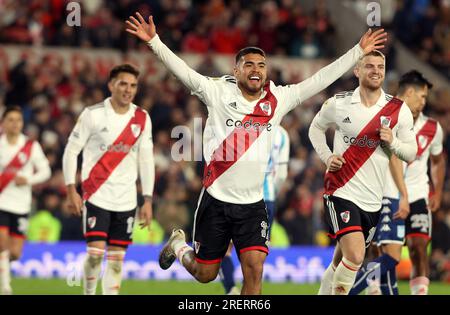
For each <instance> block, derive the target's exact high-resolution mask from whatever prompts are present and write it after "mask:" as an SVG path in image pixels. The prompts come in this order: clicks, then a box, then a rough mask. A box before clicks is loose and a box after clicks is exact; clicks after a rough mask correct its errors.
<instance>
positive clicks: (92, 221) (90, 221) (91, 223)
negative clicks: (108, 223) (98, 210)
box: [87, 217, 97, 229]
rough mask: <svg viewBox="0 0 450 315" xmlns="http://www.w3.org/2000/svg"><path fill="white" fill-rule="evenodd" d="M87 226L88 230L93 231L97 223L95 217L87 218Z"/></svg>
mask: <svg viewBox="0 0 450 315" xmlns="http://www.w3.org/2000/svg"><path fill="white" fill-rule="evenodd" d="M87 223H88V226H89V228H90V229H93V228H94V227H95V224H96V223H97V218H96V217H89V218H88V220H87Z"/></svg>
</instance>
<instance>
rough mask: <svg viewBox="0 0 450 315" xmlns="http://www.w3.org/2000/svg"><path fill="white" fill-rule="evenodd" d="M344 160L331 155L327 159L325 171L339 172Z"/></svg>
mask: <svg viewBox="0 0 450 315" xmlns="http://www.w3.org/2000/svg"><path fill="white" fill-rule="evenodd" d="M345 163H346V162H345V159H344V158H343V157H342V156H339V155H332V156H330V157H329V158H328V161H327V169H328V171H329V172H336V171H339V170H340V169H341V168H342V166H343V165H344V164H345Z"/></svg>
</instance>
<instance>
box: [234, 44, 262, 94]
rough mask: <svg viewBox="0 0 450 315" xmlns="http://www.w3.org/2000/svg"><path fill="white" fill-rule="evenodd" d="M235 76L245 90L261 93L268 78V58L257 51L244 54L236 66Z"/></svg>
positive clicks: (251, 92)
mask: <svg viewBox="0 0 450 315" xmlns="http://www.w3.org/2000/svg"><path fill="white" fill-rule="evenodd" d="M234 76H235V77H236V80H237V83H238V86H239V88H240V89H241V90H243V92H245V93H247V94H250V95H254V94H257V93H260V92H261V90H262V88H263V87H264V84H265V83H266V80H267V64H266V58H265V57H264V56H262V55H260V54H256V53H249V54H246V55H244V56H242V57H241V58H240V60H239V61H238V63H237V64H236V66H235V68H234Z"/></svg>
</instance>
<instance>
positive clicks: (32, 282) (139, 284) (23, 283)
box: [12, 278, 450, 295]
mask: <svg viewBox="0 0 450 315" xmlns="http://www.w3.org/2000/svg"><path fill="white" fill-rule="evenodd" d="M398 285H399V290H400V294H405V295H408V294H410V291H409V286H408V282H407V281H400V282H399V284H398ZM12 287H13V291H14V294H25V295H26V294H37V295H68V294H69V295H70V294H82V292H83V290H82V288H81V287H80V286H72V287H70V286H68V285H67V284H66V281H65V280H61V279H48V280H43V279H22V278H15V279H13V281H12ZM100 287H101V285H100V283H99V285H98V287H97V289H98V294H100ZM318 290H319V284H318V283H313V284H296V283H270V282H265V283H264V284H263V289H262V292H263V294H264V295H280V294H281V295H315V294H317V291H318ZM120 294H124V295H152V294H157V295H172V294H174V295H221V294H224V290H223V287H222V284H221V283H220V282H218V281H217V282H216V281H215V282H211V283H208V284H201V283H197V282H194V281H138V280H125V281H123V283H122V288H121V291H120ZM429 294H430V295H450V285H449V284H446V283H441V282H432V283H431V284H430V288H429Z"/></svg>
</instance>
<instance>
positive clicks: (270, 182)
mask: <svg viewBox="0 0 450 315" xmlns="http://www.w3.org/2000/svg"><path fill="white" fill-rule="evenodd" d="M273 136H274V137H275V138H274V139H273V141H272V148H271V150H270V158H269V163H268V165H267V170H266V174H265V176H264V202H265V203H266V207H267V214H268V217H269V231H268V232H269V240H270V231H271V229H272V223H273V219H274V217H275V211H276V203H275V199H276V196H277V194H278V191H279V189H280V187H281V185H282V184H283V182H284V181H285V180H286V178H287V175H288V162H289V134H288V132H287V131H286V129H284V128H283V127H281V125H279V126H277V127H276V129H275V131H274V133H273ZM231 249H232V245H231V244H230V246H229V247H228V250H227V253H226V254H225V256H224V257H223V259H222V262H221V265H220V271H219V275H220V279H221V281H222V284H223V286H224V288H225V293H226V294H228V295H237V294H239V293H240V290H239V288H238V287H237V286H236V283H235V281H234V270H235V267H234V264H233V260H232V258H231Z"/></svg>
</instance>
